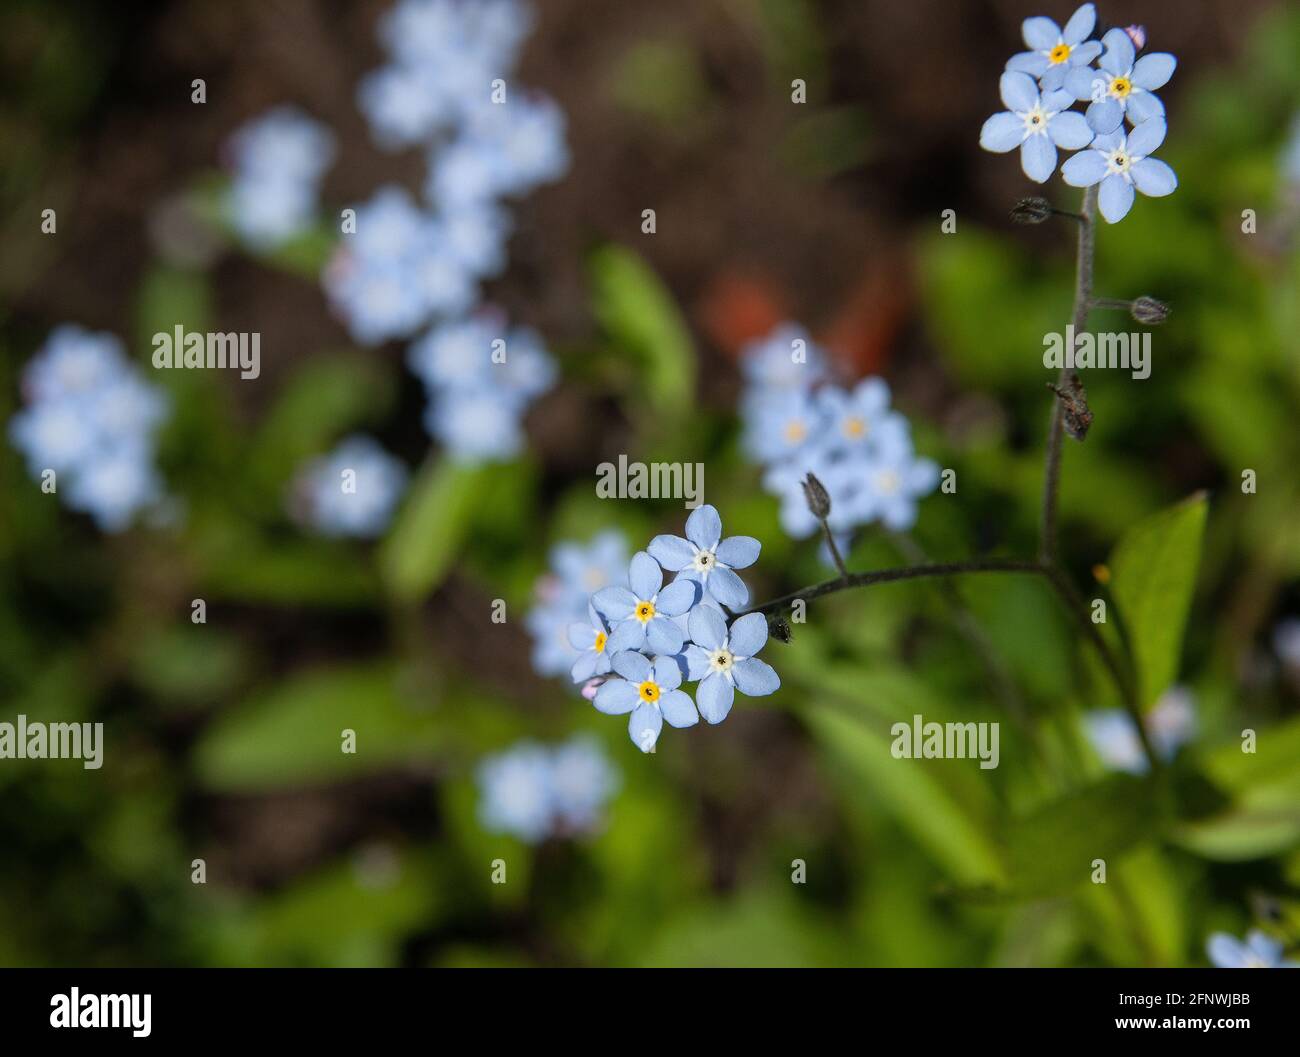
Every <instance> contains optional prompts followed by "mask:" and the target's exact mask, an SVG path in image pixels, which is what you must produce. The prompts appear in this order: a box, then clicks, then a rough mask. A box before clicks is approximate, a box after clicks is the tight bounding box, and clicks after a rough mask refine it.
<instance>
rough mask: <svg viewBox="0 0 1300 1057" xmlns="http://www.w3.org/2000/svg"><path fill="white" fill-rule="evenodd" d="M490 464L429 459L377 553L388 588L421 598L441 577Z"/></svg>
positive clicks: (464, 530)
mask: <svg viewBox="0 0 1300 1057" xmlns="http://www.w3.org/2000/svg"><path fill="white" fill-rule="evenodd" d="M489 475H490V468H489V467H484V466H475V465H470V464H467V463H458V462H454V461H452V460H450V459H442V460H439V459H434V458H430V459H429V460H428V461H427V462H426V463H425V465H424V468H423V469H422V470H421V471H420V474H419V476H418V477H417V478H416V480H415V482H414V483H413V484H412V486H411V490H410V493H409V494H408V495H407V497H406V501H405V503H404V504H403V505H402V508H401V510H400V511H399V512H398V514H397V517H396V518H395V519H394V521H393V527H392V528H391V529H390V530H389V533H388V537H387V538H386V539H385V540H384V543H383V547H382V549H381V551H380V555H379V565H380V570H381V572H382V574H383V577H384V580H385V582H386V583H387V584H388V587H389V590H390V591H392V593H393V594H394V595H395V596H396V597H398V598H400V599H403V600H406V601H413V600H415V599H418V598H422V597H423V596H424V595H426V594H428V593H429V592H430V591H432V590H433V589H434V588H436V587H437V586H438V584H440V583H441V582H442V579H443V577H444V576H446V574H447V571H448V569H449V568H450V566H451V562H452V559H453V558H454V557H455V555H456V552H457V551H458V550H459V548H460V545H461V543H462V542H464V540H465V537H466V536H467V534H468V532H469V528H470V525H471V523H472V521H473V519H474V514H475V508H476V506H477V504H478V500H479V498H480V496H481V495H482V493H483V491H484V488H485V487H486V484H487V481H488V478H489Z"/></svg>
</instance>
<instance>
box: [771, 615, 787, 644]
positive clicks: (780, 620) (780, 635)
mask: <svg viewBox="0 0 1300 1057" xmlns="http://www.w3.org/2000/svg"><path fill="white" fill-rule="evenodd" d="M767 633H768V634H769V635H771V636H772V638H774V639H776V641H777V642H789V641H790V638H791V636H790V625H789V624H788V623H787V622H786V619H785V617H783V616H780V615H777V616H775V617H773V618H772V619H771V620H769V621H768V622H767Z"/></svg>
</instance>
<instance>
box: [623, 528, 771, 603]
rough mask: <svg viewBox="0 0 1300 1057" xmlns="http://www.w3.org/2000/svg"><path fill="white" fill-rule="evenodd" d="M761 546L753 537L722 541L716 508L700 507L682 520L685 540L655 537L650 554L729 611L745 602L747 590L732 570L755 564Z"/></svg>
mask: <svg viewBox="0 0 1300 1057" xmlns="http://www.w3.org/2000/svg"><path fill="white" fill-rule="evenodd" d="M761 546H762V545H761V544H760V543H759V542H758V540H756V539H754V537H753V536H728V537H727V538H726V539H722V518H721V517H720V516H719V515H718V511H717V508H715V507H713V506H710V505H709V504H707V503H706V504H704V506H701V507H697V508H696V509H695V510H693V511H691V516H690V517H688V518H687V519H686V539H682V538H681V537H680V536H656V537H655V538H654V539H653V540H651V541H650V546H649V548H648V550H649V551H650V554H651V555H652V556H653V557H654V558H655V560H656V561H658V562H659V564H660V565H662V566H663V567H664V568H665V569H667V570H668V571H669V572H673V573H678V574H679V575H678V577H677V580H679V581H680V580H695V581H698V582H699V584H700V587H701V588H702V589H703V591H704V593H705V594H708V595H711V596H712V597H713V598H714V600H715V601H717V602H718V603H720V604H721V605H724V606H728V607H730V608H733V609H734V608H736V607H737V606H743V605H744V604H745V603H746V602H748V601H749V588H747V587H746V586H745V582H744V581H743V580H742V579H741V578H740V577H739V576H737V575H736V574H735V573H734V572H732V570H733V569H747V568H749V566H751V565H753V564H754V562H756V561H758V552H759V550H760V549H761Z"/></svg>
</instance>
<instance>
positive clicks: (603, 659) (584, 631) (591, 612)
mask: <svg viewBox="0 0 1300 1057" xmlns="http://www.w3.org/2000/svg"><path fill="white" fill-rule="evenodd" d="M608 644H609V624H608V622H607V621H606V620H605V618H604V617H603V616H601V615H600V613H598V612H597V611H596V607H595V606H593V605H590V604H588V606H587V619H586V620H585V621H581V620H578V621H574V623H572V624H570V625H569V645H570V646H572V647H573V648H574V649H575V650H577V651H578V659H577V660H576V661H574V662H573V667H572V668H571V669H570V670H569V674H570V675H571V676H572V677H573V681H574V682H575V683H585V682H586V681H587V680H588V679H590V678H591V677H592V676H595V675H605V674H607V673H608V672H609V658H610V653H609V650H607V649H606V648H605V647H606V646H607V645H608Z"/></svg>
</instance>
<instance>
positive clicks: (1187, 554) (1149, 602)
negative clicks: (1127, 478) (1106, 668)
mask: <svg viewBox="0 0 1300 1057" xmlns="http://www.w3.org/2000/svg"><path fill="white" fill-rule="evenodd" d="M1206 506H1207V504H1206V498H1205V493H1203V492H1198V493H1197V494H1196V495H1194V496H1192V497H1191V498H1189V499H1186V500H1184V501H1183V502H1181V503H1179V504H1178V505H1176V506H1173V507H1170V508H1169V509H1168V510H1162V511H1161V512H1160V513H1158V514H1154V515H1152V516H1151V517H1149V518H1146V519H1145V520H1144V521H1140V522H1138V524H1136V525H1134V526H1133V527H1132V528H1131V529H1129V530H1128V532H1126V533H1125V534H1124V535H1123V536H1122V537H1121V538H1120V540H1119V542H1118V543H1117V544H1116V545H1115V549H1114V550H1113V551H1111V556H1110V570H1111V576H1112V581H1111V593H1112V594H1113V595H1114V598H1115V604H1116V606H1117V608H1118V609H1119V613H1120V616H1121V617H1122V618H1123V621H1124V627H1125V630H1126V631H1127V633H1128V639H1129V645H1130V648H1131V650H1132V652H1133V656H1134V663H1135V665H1136V668H1137V676H1138V691H1139V697H1140V702H1141V704H1142V706H1143V707H1146V706H1148V705H1150V704H1151V703H1152V702H1154V701H1155V700H1156V698H1157V697H1159V696H1160V694H1161V693H1163V692H1164V691H1165V690H1166V689H1167V688H1168V687H1169V685H1170V684H1171V683H1172V682H1173V681H1174V679H1175V678H1176V677H1177V675H1178V664H1179V658H1180V655H1181V652H1182V644H1183V629H1184V627H1185V625H1186V623H1187V612H1188V609H1189V608H1190V606H1191V602H1192V591H1193V589H1194V588H1195V586H1196V571H1197V567H1198V566H1199V564H1200V557H1201V537H1202V536H1203V535H1204V532H1205V515H1206Z"/></svg>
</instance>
